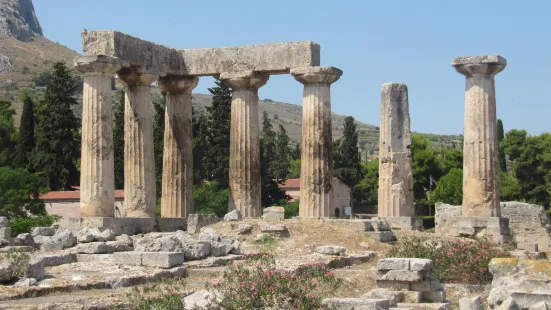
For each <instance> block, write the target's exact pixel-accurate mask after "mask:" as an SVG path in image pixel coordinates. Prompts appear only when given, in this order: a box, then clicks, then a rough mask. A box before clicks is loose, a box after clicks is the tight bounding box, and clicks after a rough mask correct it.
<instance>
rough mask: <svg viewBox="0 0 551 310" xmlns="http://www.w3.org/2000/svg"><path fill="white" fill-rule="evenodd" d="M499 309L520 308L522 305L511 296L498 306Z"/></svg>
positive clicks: (511, 309) (514, 309)
mask: <svg viewBox="0 0 551 310" xmlns="http://www.w3.org/2000/svg"><path fill="white" fill-rule="evenodd" d="M497 310H520V307H519V306H518V305H517V303H516V302H515V300H514V299H513V298H511V297H509V298H507V299H505V301H503V303H502V304H501V305H499V306H498V307H497Z"/></svg>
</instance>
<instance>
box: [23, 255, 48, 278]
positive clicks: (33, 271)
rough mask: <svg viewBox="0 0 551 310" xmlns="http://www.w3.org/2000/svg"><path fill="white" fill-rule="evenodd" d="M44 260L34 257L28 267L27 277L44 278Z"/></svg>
mask: <svg viewBox="0 0 551 310" xmlns="http://www.w3.org/2000/svg"><path fill="white" fill-rule="evenodd" d="M44 274H45V271H44V261H43V260H42V259H40V258H32V259H31V260H30V261H29V266H28V268H27V278H35V279H37V280H40V279H42V278H44Z"/></svg>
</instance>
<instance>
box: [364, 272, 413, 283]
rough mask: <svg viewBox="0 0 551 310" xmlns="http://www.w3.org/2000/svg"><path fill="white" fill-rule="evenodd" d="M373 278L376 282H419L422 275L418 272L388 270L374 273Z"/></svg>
mask: <svg viewBox="0 0 551 310" xmlns="http://www.w3.org/2000/svg"><path fill="white" fill-rule="evenodd" d="M373 278H375V280H378V281H400V282H419V281H422V280H423V274H422V273H421V272H420V271H410V270H388V271H376V272H374V273H373Z"/></svg>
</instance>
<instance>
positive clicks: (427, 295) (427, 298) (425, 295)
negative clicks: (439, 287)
mask: <svg viewBox="0 0 551 310" xmlns="http://www.w3.org/2000/svg"><path fill="white" fill-rule="evenodd" d="M421 301H423V302H445V301H446V292H444V291H430V292H421Z"/></svg>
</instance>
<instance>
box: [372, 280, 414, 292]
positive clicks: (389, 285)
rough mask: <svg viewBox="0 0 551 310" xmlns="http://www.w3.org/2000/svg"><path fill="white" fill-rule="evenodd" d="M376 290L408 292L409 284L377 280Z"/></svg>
mask: <svg viewBox="0 0 551 310" xmlns="http://www.w3.org/2000/svg"><path fill="white" fill-rule="evenodd" d="M376 282H377V287H378V288H386V289H388V290H392V291H409V290H410V288H411V285H410V283H409V282H400V281H388V280H377V281H376Z"/></svg>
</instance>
